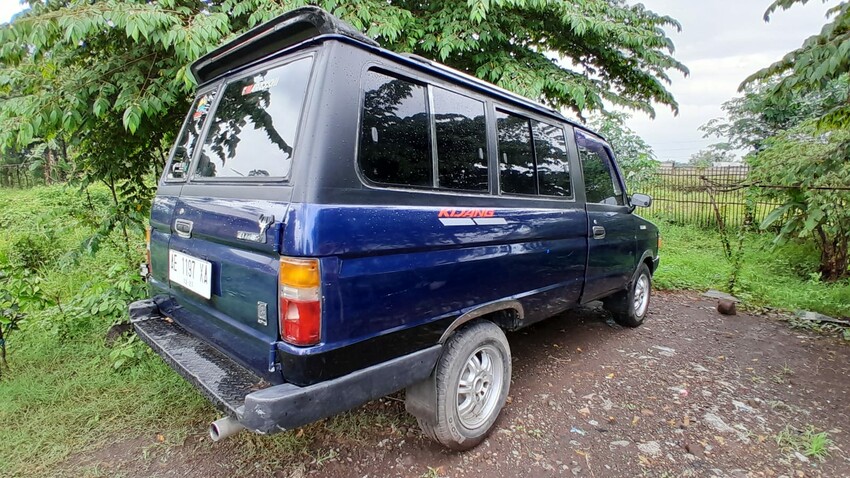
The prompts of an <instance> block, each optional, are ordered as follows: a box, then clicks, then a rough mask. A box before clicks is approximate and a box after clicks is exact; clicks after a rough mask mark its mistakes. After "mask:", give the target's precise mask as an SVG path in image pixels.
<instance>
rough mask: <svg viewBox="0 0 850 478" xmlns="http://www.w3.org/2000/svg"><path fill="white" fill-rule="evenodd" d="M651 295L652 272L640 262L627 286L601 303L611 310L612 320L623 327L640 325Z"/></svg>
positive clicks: (647, 308) (644, 317) (646, 312)
mask: <svg viewBox="0 0 850 478" xmlns="http://www.w3.org/2000/svg"><path fill="white" fill-rule="evenodd" d="M651 296H652V273H650V272H649V267H647V266H646V264H641V265H640V267H638V269H637V272H635V278H634V280H632V282H631V284H629V288H628V289H626V290H624V291H622V292H618V293H616V294H614V295H612V296H611V297H608V298H607V299H605V300H604V301H603V303H604V304H605V308H606V309H607V310H608V311H609V312H611V315H612V316H613V318H614V322H616V323H618V324H620V325H622V326H623V327H640V326H641V324H643V321H644V319H646V315H647V314H648V313H649V303H650V299H651ZM638 299H640V300H638Z"/></svg>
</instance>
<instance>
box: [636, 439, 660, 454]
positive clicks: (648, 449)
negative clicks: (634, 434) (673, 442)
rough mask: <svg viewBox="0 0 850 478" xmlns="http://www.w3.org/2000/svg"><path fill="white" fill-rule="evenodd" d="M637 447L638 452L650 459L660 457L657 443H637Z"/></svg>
mask: <svg viewBox="0 0 850 478" xmlns="http://www.w3.org/2000/svg"><path fill="white" fill-rule="evenodd" d="M637 447H638V450H640V451H641V452H642V453H645V454H647V455H649V456H651V457H657V456H660V455H661V445H659V444H658V442H657V441H649V442H646V443H638V446H637Z"/></svg>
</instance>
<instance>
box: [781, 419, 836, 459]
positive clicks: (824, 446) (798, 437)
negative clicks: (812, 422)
mask: <svg viewBox="0 0 850 478" xmlns="http://www.w3.org/2000/svg"><path fill="white" fill-rule="evenodd" d="M776 444H777V445H778V446H779V448H780V449H782V450H783V451H784V452H786V453H793V452H797V453H800V454H802V455H804V456H807V457H809V458H816V459H818V460H820V461H823V460H824V459H825V458H826V457H827V456H829V448H830V447H831V446H832V444H833V443H832V439H831V438H829V433H827V432H819V433H818V432H817V430H815V428H814V427H812V426H809V427H807V428H806V429H805V430H802V431H800V430H795V429H794V428H791V427H790V426H786V427H785V428H784V429H783V430H782V431H781V432H779V433H778V434H777V435H776Z"/></svg>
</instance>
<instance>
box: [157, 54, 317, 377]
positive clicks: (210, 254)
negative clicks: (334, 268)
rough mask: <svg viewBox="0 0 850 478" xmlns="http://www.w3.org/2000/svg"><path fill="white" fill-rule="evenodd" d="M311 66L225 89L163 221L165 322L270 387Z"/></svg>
mask: <svg viewBox="0 0 850 478" xmlns="http://www.w3.org/2000/svg"><path fill="white" fill-rule="evenodd" d="M312 64H313V57H312V56H311V55H302V56H300V57H294V58H289V59H287V60H285V61H284V62H282V63H280V62H279V63H277V64H274V65H271V66H269V65H265V66H262V67H260V68H255V69H253V70H252V71H249V72H247V73H245V74H239V75H236V76H234V77H232V78H229V79H227V80H225V82H224V83H223V84H222V85H221V86H220V88H219V92H218V94H217V97H216V99H215V101H214V103H213V105H212V111H211V113H210V118H209V119H208V120H207V123H208V124H207V126H206V128H205V131H204V134H203V142H202V144H201V145H200V147H199V148H197V149H198V150H197V151H196V153H195V158H194V161H193V165H192V167H191V169H190V170H189V172H188V175H189V180H188V181H187V182H186V184H185V185H184V186H183V188H182V190H181V191H180V195H179V197H178V198H177V201H176V204H175V207H174V214H173V217H172V221H171V232H172V238H171V241H170V243H169V251H168V280H169V284H170V286H171V292H172V295H173V296H174V297H175V302H176V304H173V309H172V310H170V311H166V313H168V314H169V315H170V316H172V317H173V318H175V320H177V321H178V322H179V323H180V324H181V325H183V326H184V327H186V328H188V329H190V330H192V331H193V332H195V333H196V334H197V335H200V336H201V337H203V338H205V339H206V340H207V341H209V342H211V343H213V344H214V345H216V346H217V347H218V348H220V349H222V350H224V351H225V352H226V353H228V354H229V355H230V356H232V357H234V358H236V359H237V360H239V361H240V362H242V363H243V365H246V366H247V367H248V368H250V369H251V370H253V371H254V372H255V373H258V374H260V375H265V376H267V377H269V378H270V379H271V380H273V381H279V380H280V377H279V376H277V377H275V376H274V374H270V372H269V371H268V369H269V363H268V361H269V348H270V344H271V343H273V342H276V341H277V340H278V336H279V331H278V321H277V317H278V307H277V300H278V295H277V294H278V271H279V261H280V245H281V243H280V237H281V232H282V230H283V223H282V221H283V220H284V218H285V215H286V212H287V209H288V207H289V202H290V199H291V197H292V187H291V186H290V184H289V182H288V180H289V177H290V171H291V168H292V162H293V157H294V154H295V150H296V142H297V134H298V129H299V124H300V118H301V114H302V111H303V109H304V103H305V97H306V94H307V86H308V83H309V78H310V72H311V69H312ZM275 378H276V380H275Z"/></svg>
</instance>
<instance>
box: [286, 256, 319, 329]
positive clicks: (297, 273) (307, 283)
mask: <svg viewBox="0 0 850 478" xmlns="http://www.w3.org/2000/svg"><path fill="white" fill-rule="evenodd" d="M278 297H279V299H280V310H279V315H280V337H281V339H283V340H284V341H285V342H288V343H290V344H292V345H301V346H305V345H315V344H317V343H319V340H321V329H322V305H321V304H322V302H321V299H322V294H321V281H320V275H319V261H318V259H295V258H292V257H281V258H280V291H279V293H278Z"/></svg>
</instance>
